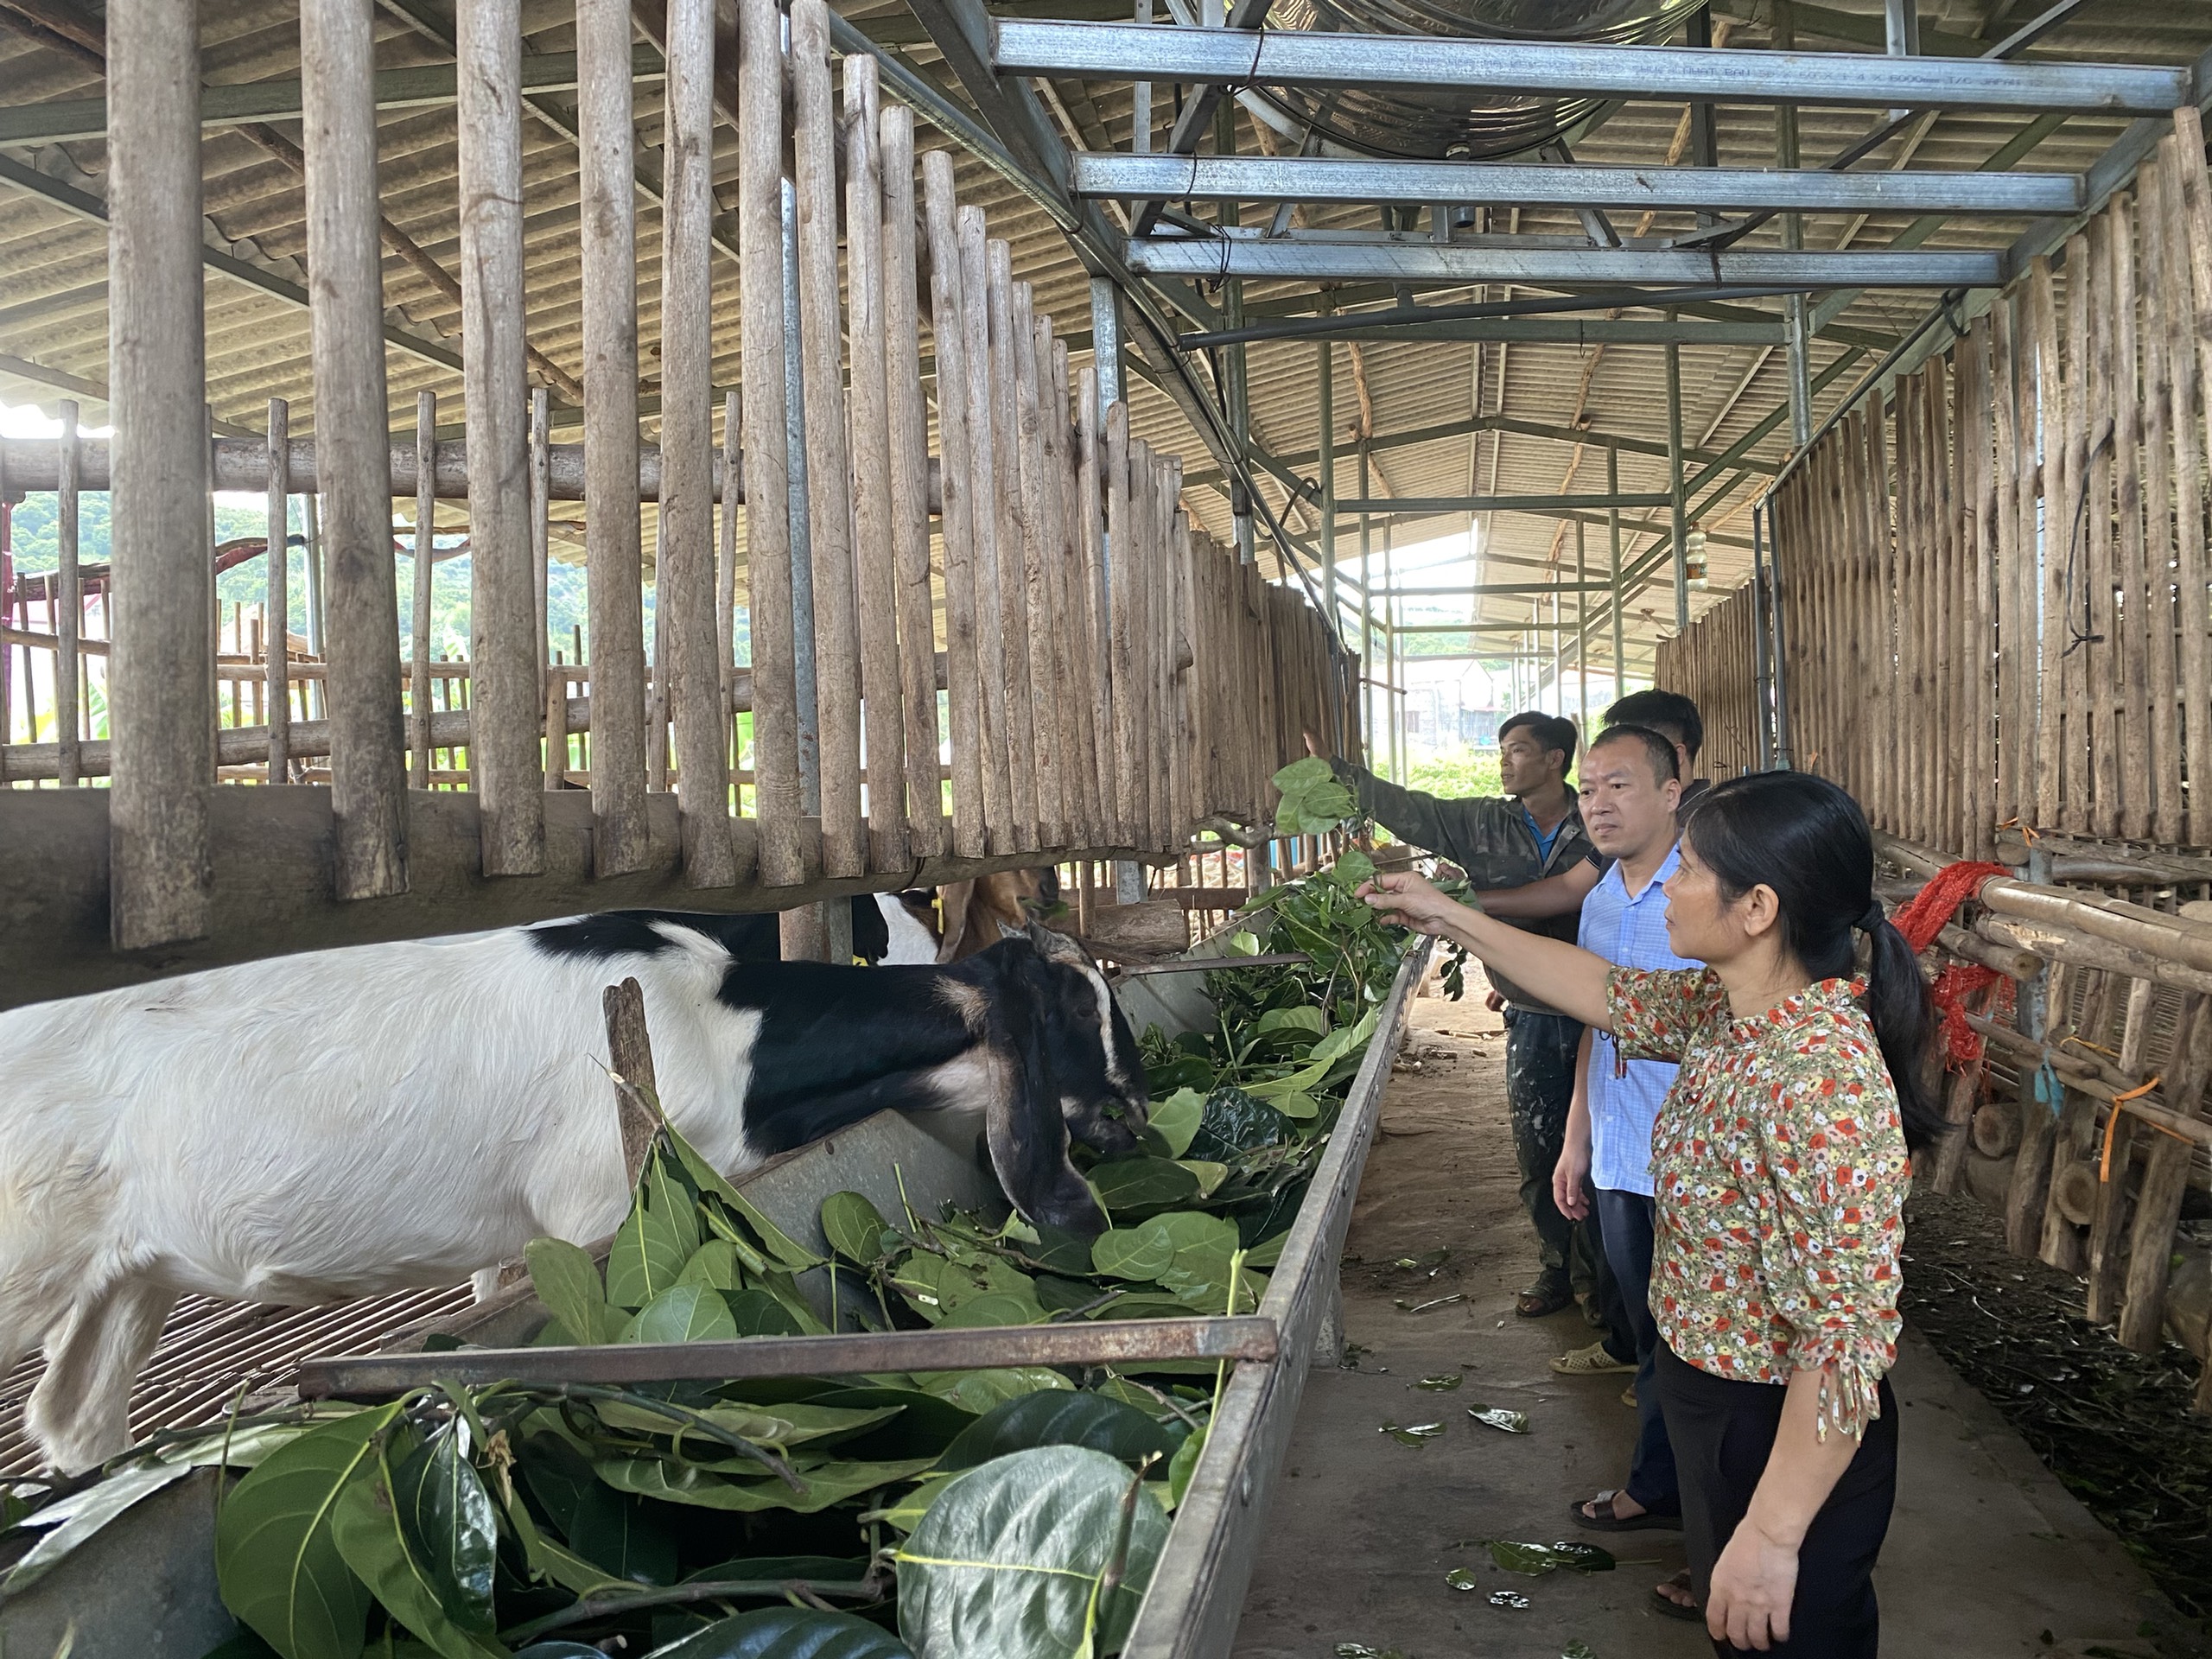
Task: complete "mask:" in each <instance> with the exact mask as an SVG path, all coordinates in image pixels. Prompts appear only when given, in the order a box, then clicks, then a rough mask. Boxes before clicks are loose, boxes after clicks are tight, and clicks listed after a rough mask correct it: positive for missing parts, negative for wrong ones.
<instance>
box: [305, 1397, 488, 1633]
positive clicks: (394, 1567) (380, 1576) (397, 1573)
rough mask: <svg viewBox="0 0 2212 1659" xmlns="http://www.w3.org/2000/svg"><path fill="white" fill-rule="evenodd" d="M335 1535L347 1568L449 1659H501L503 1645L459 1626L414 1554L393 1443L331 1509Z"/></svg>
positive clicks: (377, 1451)
mask: <svg viewBox="0 0 2212 1659" xmlns="http://www.w3.org/2000/svg"><path fill="white" fill-rule="evenodd" d="M410 1449H411V1448H410ZM330 1534H331V1537H332V1539H333V1540H334V1541H335V1542H336V1544H337V1546H338V1553H339V1554H340V1555H341V1556H342V1557H344V1558H345V1561H346V1566H347V1567H351V1568H353V1573H354V1574H355V1576H356V1577H358V1578H359V1580H361V1582H362V1583H363V1584H365V1585H366V1586H368V1587H369V1588H370V1589H371V1590H372V1591H373V1592H375V1594H376V1599H378V1601H380V1602H382V1603H383V1604H384V1607H385V1611H386V1612H388V1613H390V1614H391V1616H392V1617H393V1618H396V1619H397V1620H398V1621H399V1622H400V1623H401V1624H404V1625H405V1626H406V1627H407V1629H408V1630H410V1631H411V1632H413V1634H414V1635H416V1637H419V1638H421V1639H422V1641H423V1642H424V1643H427V1644H428V1645H429V1647H430V1648H431V1649H434V1650H435V1651H436V1652H437V1653H439V1654H441V1655H442V1656H443V1659H500V1656H501V1655H502V1649H500V1647H499V1644H498V1643H495V1642H493V1641H491V1640H490V1639H489V1638H488V1637H479V1636H474V1635H471V1634H470V1633H469V1632H468V1631H467V1630H462V1629H461V1627H460V1626H459V1625H458V1624H455V1623H454V1621H453V1619H452V1618H451V1617H450V1616H449V1615H448V1612H447V1611H446V1608H445V1606H444V1604H443V1603H442V1600H441V1599H440V1597H439V1594H438V1586H437V1584H436V1582H435V1580H433V1579H432V1577H431V1575H430V1572H429V1567H427V1565H426V1564H425V1563H424V1562H423V1561H422V1560H419V1559H417V1558H416V1555H415V1554H414V1552H413V1551H412V1550H410V1548H408V1541H407V1533H406V1529H405V1527H404V1525H403V1523H402V1522H401V1518H400V1512H399V1505H398V1503H397V1499H396V1498H395V1497H394V1496H393V1478H392V1467H391V1440H389V1439H387V1440H382V1441H379V1442H378V1444H377V1445H376V1446H375V1447H374V1448H373V1456H372V1461H371V1462H369V1463H367V1464H365V1465H364V1466H363V1467H362V1468H361V1469H360V1470H359V1471H358V1472H357V1473H356V1474H355V1475H354V1476H353V1478H352V1479H350V1480H348V1481H347V1482H346V1484H345V1486H344V1487H343V1488H342V1489H341V1490H340V1491H339V1494H338V1498H337V1502H336V1503H333V1504H332V1505H331V1510H330Z"/></svg>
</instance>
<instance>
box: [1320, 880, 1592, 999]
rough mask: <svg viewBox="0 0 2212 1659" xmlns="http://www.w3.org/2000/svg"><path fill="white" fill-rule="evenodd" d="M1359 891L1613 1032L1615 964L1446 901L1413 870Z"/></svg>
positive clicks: (1379, 906) (1407, 921)
mask: <svg viewBox="0 0 2212 1659" xmlns="http://www.w3.org/2000/svg"><path fill="white" fill-rule="evenodd" d="M1359 892H1360V896H1361V897H1362V898H1363V899H1366V900H1367V902H1368V903H1369V904H1370V905H1372V906H1375V908H1376V909H1377V910H1379V911H1381V912H1383V914H1384V915H1386V916H1389V917H1391V918H1394V919H1395V920H1397V921H1399V922H1402V923H1403V924H1404V925H1406V926H1408V927H1410V928H1411V929H1413V930H1414V932H1416V933H1433V934H1436V935H1437V936H1439V937H1440V938H1447V939H1453V940H1456V941H1457V942H1458V943H1459V944H1464V945H1465V946H1466V947H1467V949H1468V950H1471V951H1472V952H1474V954H1475V955H1476V956H1477V957H1480V958H1481V959H1482V961H1483V963H1484V966H1486V967H1492V968H1497V969H1500V970H1502V971H1503V973H1504V975H1505V976H1506V977H1507V978H1509V979H1510V980H1512V981H1513V982H1515V983H1516V984H1517V985H1520V986H1522V987H1524V988H1526V989H1527V990H1528V992H1529V995H1532V996H1537V997H1541V998H1542V999H1543V1000H1544V1001H1547V1002H1548V1003H1550V1004H1551V1005H1552V1007H1555V1008H1557V1009H1558V1010H1559V1011H1560V1013H1561V1014H1572V1015H1573V1017H1574V1018H1575V1019H1577V1020H1581V1021H1582V1022H1583V1024H1585V1025H1588V1026H1595V1027H1598V1028H1599V1030H1600V1031H1611V1029H1612V1024H1611V1016H1610V1014H1609V1013H1608V1011H1607V1009H1606V1007H1605V976H1606V975H1607V974H1608V973H1610V972H1611V963H1607V962H1606V960H1605V958H1604V957H1600V956H1597V955H1594V954H1592V952H1590V951H1588V950H1583V949H1582V948H1581V947H1580V946H1579V945H1573V944H1567V943H1566V942H1565V941H1564V940H1561V939H1548V938H1544V937H1543V936H1542V935H1541V934H1538V933H1524V932H1522V931H1521V930H1520V929H1519V928H1517V927H1513V926H1510V925H1507V924H1506V923H1504V922H1501V921H1499V920H1498V919H1497V918H1496V917H1492V916H1485V915H1484V914H1483V912H1481V911H1479V910H1471V909H1469V908H1468V907H1467V906H1465V905H1463V904H1459V903H1458V902H1457V901H1456V900H1453V899H1447V898H1446V897H1445V896H1444V895H1443V894H1442V893H1439V892H1438V891H1437V890H1436V888H1435V887H1434V886H1433V885H1432V884H1431V883H1430V882H1429V881H1428V880H1427V879H1426V878H1425V877H1422V876H1419V875H1415V874H1413V873H1412V872H1411V871H1402V872H1394V873H1392V874H1387V875H1377V876H1376V878H1375V879H1374V880H1372V881H1370V882H1369V883H1368V884H1367V885H1366V886H1364V887H1362V888H1361V889H1360V890H1359Z"/></svg>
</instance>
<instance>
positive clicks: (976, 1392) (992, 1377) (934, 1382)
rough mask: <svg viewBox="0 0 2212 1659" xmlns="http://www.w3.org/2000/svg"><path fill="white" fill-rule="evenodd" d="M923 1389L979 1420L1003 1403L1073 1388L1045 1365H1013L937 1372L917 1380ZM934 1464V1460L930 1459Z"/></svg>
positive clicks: (1071, 1384)
mask: <svg viewBox="0 0 2212 1659" xmlns="http://www.w3.org/2000/svg"><path fill="white" fill-rule="evenodd" d="M915 1381H917V1382H918V1383H920V1384H921V1385H922V1387H923V1389H925V1390H926V1391H927V1392H928V1393H931V1394H933V1395H937V1397H938V1399H940V1400H950V1402H952V1403H953V1404H954V1405H956V1406H958V1407H959V1408H961V1409H962V1410H963V1411H972V1412H974V1413H975V1414H976V1415H977V1416H978V1417H980V1416H982V1414H984V1413H986V1412H988V1411H989V1410H990V1409H991V1408H992V1407H994V1406H995V1405H998V1404H1000V1403H1001V1402H1004V1401H1007V1400H1013V1399H1016V1398H1018V1397H1020V1395H1025V1394H1035V1393H1037V1392H1038V1391H1039V1389H1072V1388H1073V1387H1075V1384H1074V1383H1071V1382H1069V1381H1068V1380H1067V1378H1066V1377H1065V1376H1061V1375H1060V1373H1059V1372H1058V1371H1056V1370H1052V1369H1051V1368H1050V1367H1049V1366H1045V1365H1020V1366H1012V1367H1007V1368H1003V1369H999V1370H982V1371H936V1372H932V1373H931V1374H930V1375H929V1376H921V1377H917V1378H916V1379H915ZM931 1461H932V1462H934V1461H935V1459H931Z"/></svg>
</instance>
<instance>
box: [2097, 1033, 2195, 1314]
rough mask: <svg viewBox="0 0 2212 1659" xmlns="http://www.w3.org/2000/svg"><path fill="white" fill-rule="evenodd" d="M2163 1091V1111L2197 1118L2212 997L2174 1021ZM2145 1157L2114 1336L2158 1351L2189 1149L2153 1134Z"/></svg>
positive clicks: (2190, 1159)
mask: <svg viewBox="0 0 2212 1659" xmlns="http://www.w3.org/2000/svg"><path fill="white" fill-rule="evenodd" d="M2165 1069H2166V1080H2165V1084H2164V1088H2163V1090H2162V1092H2163V1093H2164V1096H2165V1102H2166V1107H2167V1109H2168V1110H2170V1111H2174V1112H2178V1113H2180V1114H2181V1115H2182V1116H2184V1117H2195V1116H2197V1115H2198V1111H2199V1108H2200V1107H2201V1106H2202V1096H2203V1094H2204V1084H2205V1074H2206V1072H2207V1071H2208V1069H2212V998H2207V997H2204V996H2201V995H2196V994H2195V993H2191V994H2190V995H2189V996H2188V998H2187V999H2186V1000H2185V1001H2184V1004H2183V1012H2182V1016H2181V1018H2180V1019H2179V1020H2177V1021H2176V1022H2175V1027H2174V1035H2173V1046H2172V1048H2171V1052H2169V1054H2168V1056H2167V1059H2166V1068H2165ZM2152 1140H2153V1144H2152V1147H2151V1148H2150V1151H2149V1154H2147V1156H2146V1157H2145V1160H2144V1166H2143V1182H2142V1185H2140V1186H2139V1188H2138V1189H2137V1190H2136V1195H2135V1217H2134V1220H2133V1224H2131V1226H2130V1228H2129V1230H2128V1242H2127V1276H2126V1281H2125V1283H2124V1285H2123V1287H2122V1293H2121V1294H2122V1297H2123V1300H2122V1301H2121V1303H2120V1319H2119V1325H2118V1329H2117V1331H2116V1332H2115V1334H2116V1335H2118V1337H2119V1338H2120V1343H2121V1344H2122V1345H2123V1346H2124V1347H2128V1348H2133V1350H2135V1351H2136V1352H2138V1353H2140V1354H2150V1353H2156V1352H2157V1351H2158V1346H2159V1344H2160V1343H2161V1342H2163V1341H2164V1314H2165V1300H2166V1282H2167V1276H2168V1274H2169V1273H2170V1271H2171V1266H2170V1264H2171V1261H2172V1257H2173V1244H2174V1225H2175V1223H2176V1222H2177V1220H2178V1219H2179V1218H2180V1215H2181V1202H2182V1195H2183V1192H2184V1191H2185V1190H2186V1189H2187V1187H2188V1185H2189V1175H2190V1164H2191V1163H2192V1162H2193V1161H2194V1150H2195V1149H2194V1148H2193V1147H2190V1145H2189V1143H2188V1142H2187V1141H2179V1140H2177V1139H2175V1138H2174V1137H2173V1136H2172V1135H2156V1136H2153V1137H2152Z"/></svg>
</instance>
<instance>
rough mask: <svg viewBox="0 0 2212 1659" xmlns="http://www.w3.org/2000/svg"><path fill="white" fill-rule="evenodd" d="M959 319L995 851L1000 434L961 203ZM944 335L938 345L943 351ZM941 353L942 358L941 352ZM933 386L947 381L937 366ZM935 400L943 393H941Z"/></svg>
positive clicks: (973, 230) (1001, 714)
mask: <svg viewBox="0 0 2212 1659" xmlns="http://www.w3.org/2000/svg"><path fill="white" fill-rule="evenodd" d="M957 226H958V235H959V247H960V320H961V325H962V327H963V329H964V330H965V331H966V333H965V337H964V339H963V341H962V346H963V357H964V359H965V361H966V365H967V370H968V384H967V387H966V392H967V401H968V407H967V411H966V414H967V427H968V451H969V503H970V511H971V515H972V522H973V524H974V538H975V539H974V545H975V549H976V582H975V589H976V647H977V650H976V673H977V678H978V681H979V683H981V685H982V693H983V695H982V771H983V789H984V795H985V807H984V826H985V841H986V844H987V845H988V849H989V850H990V851H991V852H992V853H993V854H1002V853H1010V852H1013V851H1014V850H1015V849H1016V848H1017V847H1018V846H1019V844H1020V843H1019V842H1017V840H1016V839H1015V836H1014V792H1013V784H1012V782H1011V781H1010V778H1009V775H1008V772H1007V737H1006V732H1007V725H1006V722H1007V706H1006V638H1005V629H1004V625H1003V622H1002V621H1001V616H1002V612H1001V601H1000V595H999V586H1000V582H1001V568H1002V565H1003V563H1004V559H1003V557H1002V555H1003V552H1004V550H1003V549H1002V548H1001V545H1000V541H1001V535H1000V531H1001V526H1000V523H999V474H998V467H997V460H998V439H997V434H996V432H995V430H994V416H993V412H992V398H991V299H990V277H989V271H990V259H989V255H988V251H987V249H986V247H985V242H986V240H987V238H986V237H985V235H984V226H983V214H982V209H981V208H977V207H966V206H963V207H960V208H959V209H958V213H957ZM942 349H943V346H942V342H940V344H939V350H940V351H942ZM940 360H942V359H940ZM938 385H939V386H940V387H942V386H943V385H944V379H943V372H942V371H939V378H938ZM938 396H939V398H940V400H941V399H942V398H943V397H944V393H943V392H942V391H940V393H939V394H938Z"/></svg>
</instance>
